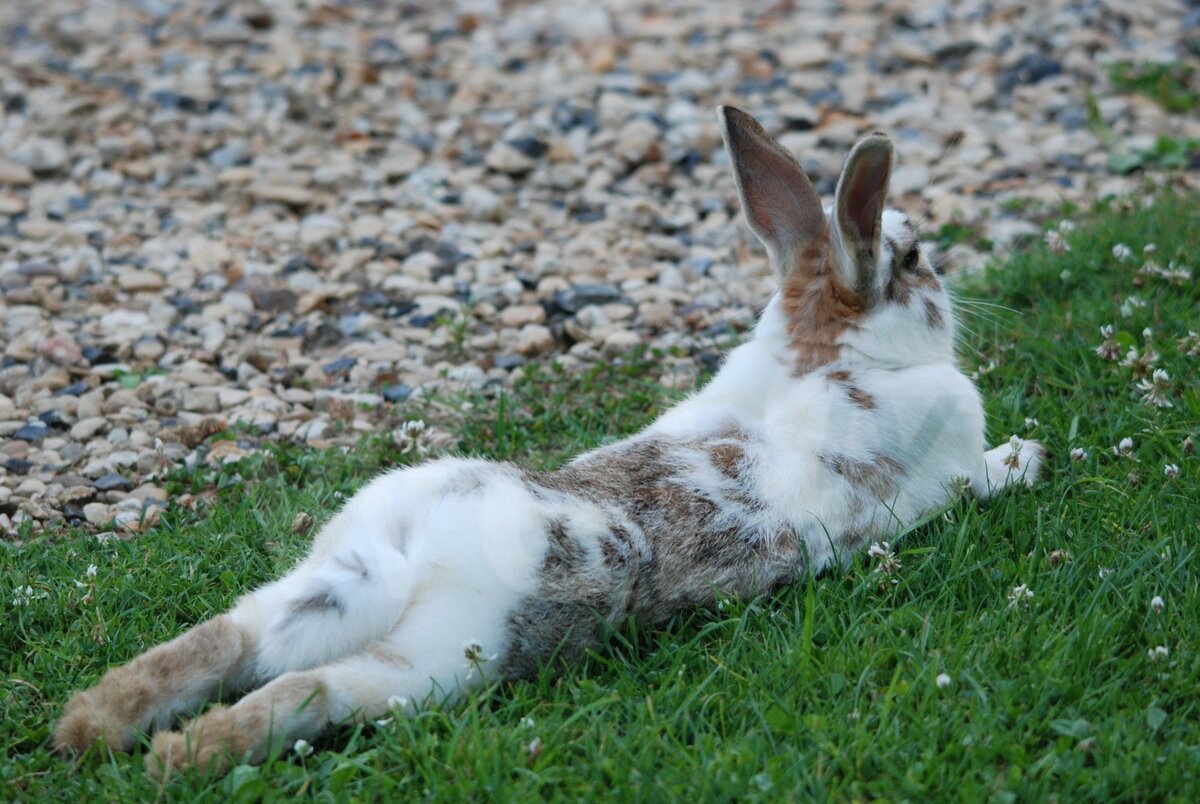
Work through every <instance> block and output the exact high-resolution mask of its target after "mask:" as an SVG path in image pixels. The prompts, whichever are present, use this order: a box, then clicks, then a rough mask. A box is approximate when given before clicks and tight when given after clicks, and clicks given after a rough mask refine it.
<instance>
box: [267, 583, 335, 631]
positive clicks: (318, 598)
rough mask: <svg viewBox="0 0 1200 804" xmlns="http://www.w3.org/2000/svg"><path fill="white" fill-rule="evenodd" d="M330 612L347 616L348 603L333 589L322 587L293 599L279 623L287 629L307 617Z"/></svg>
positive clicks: (282, 628)
mask: <svg viewBox="0 0 1200 804" xmlns="http://www.w3.org/2000/svg"><path fill="white" fill-rule="evenodd" d="M330 612H334V613H336V614H337V616H338V617H344V616H346V604H345V603H344V602H342V600H340V599H339V598H338V597H337V596H336V595H334V593H333V590H332V589H321V590H318V591H316V592H313V593H312V594H310V595H308V596H307V597H302V598H300V599H298V600H293V601H292V603H291V605H289V606H288V613H287V616H286V617H285V618H284V619H283V622H281V623H280V624H279V629H280V630H281V631H283V630H287V629H288V628H291V627H292V626H293V625H295V624H296V623H297V622H298V621H300V620H302V619H304V618H305V617H309V616H312V615H314V614H328V613H330Z"/></svg>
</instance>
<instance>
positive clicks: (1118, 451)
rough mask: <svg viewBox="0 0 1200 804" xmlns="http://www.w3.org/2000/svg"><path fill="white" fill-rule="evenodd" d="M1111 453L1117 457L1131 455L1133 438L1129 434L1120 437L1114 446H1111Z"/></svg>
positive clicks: (1130, 456)
mask: <svg viewBox="0 0 1200 804" xmlns="http://www.w3.org/2000/svg"><path fill="white" fill-rule="evenodd" d="M1112 452H1113V455H1116V456H1117V457H1118V458H1132V457H1133V439H1132V438H1130V437H1129V436H1125V437H1124V438H1122V439H1121V440H1120V441H1119V442H1118V443H1117V445H1116V446H1115V447H1113V448H1112Z"/></svg>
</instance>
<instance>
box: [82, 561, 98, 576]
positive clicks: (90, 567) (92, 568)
mask: <svg viewBox="0 0 1200 804" xmlns="http://www.w3.org/2000/svg"><path fill="white" fill-rule="evenodd" d="M97 571H98V570H97V567H96V565H95V564H88V568H87V572H85V573H84V575H86V576H88V577H89V578H95V577H96V572H97Z"/></svg>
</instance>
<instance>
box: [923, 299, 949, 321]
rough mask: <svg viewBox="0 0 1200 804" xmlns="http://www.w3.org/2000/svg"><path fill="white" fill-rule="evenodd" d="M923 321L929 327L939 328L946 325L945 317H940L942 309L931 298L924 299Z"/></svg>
mask: <svg viewBox="0 0 1200 804" xmlns="http://www.w3.org/2000/svg"><path fill="white" fill-rule="evenodd" d="M925 323H927V324H928V325H929V328H930V329H941V328H942V327H944V326H945V325H946V322H945V319H943V318H942V311H941V310H940V309H938V306H937V305H936V304H934V303H933V299H928V298H927V299H925Z"/></svg>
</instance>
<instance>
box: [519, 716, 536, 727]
mask: <svg viewBox="0 0 1200 804" xmlns="http://www.w3.org/2000/svg"><path fill="white" fill-rule="evenodd" d="M521 727H522V728H525V729H532V728H533V718H531V717H523V718H521Z"/></svg>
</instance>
